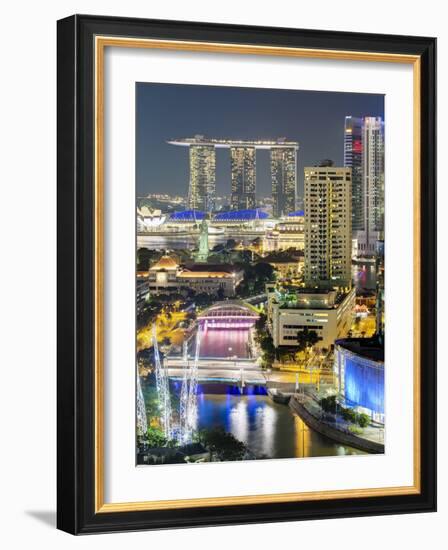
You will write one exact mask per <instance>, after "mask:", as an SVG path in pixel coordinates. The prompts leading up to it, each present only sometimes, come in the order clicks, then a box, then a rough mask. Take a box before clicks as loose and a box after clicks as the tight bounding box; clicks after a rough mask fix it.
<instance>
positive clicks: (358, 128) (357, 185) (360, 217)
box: [344, 116, 364, 231]
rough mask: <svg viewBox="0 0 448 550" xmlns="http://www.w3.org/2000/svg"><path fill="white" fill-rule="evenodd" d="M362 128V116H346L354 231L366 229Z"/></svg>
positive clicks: (346, 159)
mask: <svg viewBox="0 0 448 550" xmlns="http://www.w3.org/2000/svg"><path fill="white" fill-rule="evenodd" d="M362 130H363V119H362V118H357V117H352V116H346V117H345V131H344V166H347V167H349V168H351V169H352V231H358V230H362V229H364V204H363V190H362V185H363V182H362Z"/></svg>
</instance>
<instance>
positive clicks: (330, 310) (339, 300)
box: [267, 287, 355, 348]
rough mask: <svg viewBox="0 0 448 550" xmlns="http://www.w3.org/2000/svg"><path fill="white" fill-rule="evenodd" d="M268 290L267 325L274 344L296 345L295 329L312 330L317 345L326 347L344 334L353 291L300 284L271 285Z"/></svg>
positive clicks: (350, 318)
mask: <svg viewBox="0 0 448 550" xmlns="http://www.w3.org/2000/svg"><path fill="white" fill-rule="evenodd" d="M267 291H268V304H267V315H268V327H269V330H270V332H271V336H272V340H273V343H274V346H275V347H276V348H277V347H279V346H297V345H298V343H299V342H298V332H300V331H303V330H304V329H305V328H307V329H308V330H309V331H315V332H316V333H317V336H318V338H319V342H318V344H317V345H318V346H319V347H321V348H330V346H332V345H333V344H334V342H335V340H336V339H337V338H342V337H344V336H346V335H347V334H348V331H349V330H350V326H351V324H352V321H353V308H354V305H355V290H354V289H352V290H350V291H349V292H347V293H338V292H336V291H335V290H323V289H322V290H318V289H312V288H302V287H285V288H275V287H271V288H268V289H267Z"/></svg>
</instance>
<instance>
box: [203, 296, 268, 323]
mask: <svg viewBox="0 0 448 550" xmlns="http://www.w3.org/2000/svg"><path fill="white" fill-rule="evenodd" d="M259 316H260V315H259V313H258V312H257V310H256V309H255V308H254V307H253V306H251V305H250V304H247V303H246V302H243V301H240V300H228V301H225V302H217V303H215V304H213V305H212V306H210V307H208V308H207V309H205V310H204V311H203V312H202V313H201V314H200V315H198V322H199V323H200V325H201V327H202V328H205V329H211V328H232V329H234V328H250V327H252V326H253V325H254V323H255V321H256V320H257V319H258V318H259Z"/></svg>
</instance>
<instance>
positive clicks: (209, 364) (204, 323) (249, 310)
mask: <svg viewBox="0 0 448 550" xmlns="http://www.w3.org/2000/svg"><path fill="white" fill-rule="evenodd" d="M258 318H259V313H258V311H257V310H256V309H255V308H254V307H253V306H252V305H250V304H248V303H246V302H243V301H240V300H227V301H224V302H218V303H216V304H214V305H212V306H210V307H209V308H207V309H205V310H204V311H203V312H202V313H201V314H200V315H198V319H197V324H198V331H197V333H196V336H195V337H193V338H192V339H191V341H190V345H189V359H188V362H190V361H193V360H194V357H193V355H194V354H193V350H195V349H196V338H197V337H199V338H200V346H199V357H198V358H197V368H198V378H199V379H208V380H211V379H215V380H218V379H221V380H226V381H227V380H228V381H237V380H241V378H242V377H243V379H244V380H245V382H250V383H254V384H261V383H263V384H264V383H265V376H264V374H263V371H262V369H261V368H260V367H259V365H258V364H257V357H256V356H255V355H256V354H255V353H254V343H253V338H252V334H251V332H252V327H253V326H254V324H255V322H256V320H257V319H258ZM198 335H199V336H198ZM184 363H185V359H184V358H183V357H170V356H168V357H166V358H165V368H167V369H168V374H169V376H171V377H177V376H182V372H183V368H184Z"/></svg>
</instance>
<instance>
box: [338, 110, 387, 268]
mask: <svg viewBox="0 0 448 550" xmlns="http://www.w3.org/2000/svg"><path fill="white" fill-rule="evenodd" d="M344 166H347V167H350V168H351V169H352V229H353V237H354V238H356V240H357V254H358V256H366V257H371V256H374V255H375V247H376V241H377V240H378V239H379V235H380V232H381V231H383V229H384V122H383V120H382V118H381V117H364V118H356V117H350V116H347V117H345V133H344Z"/></svg>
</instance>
